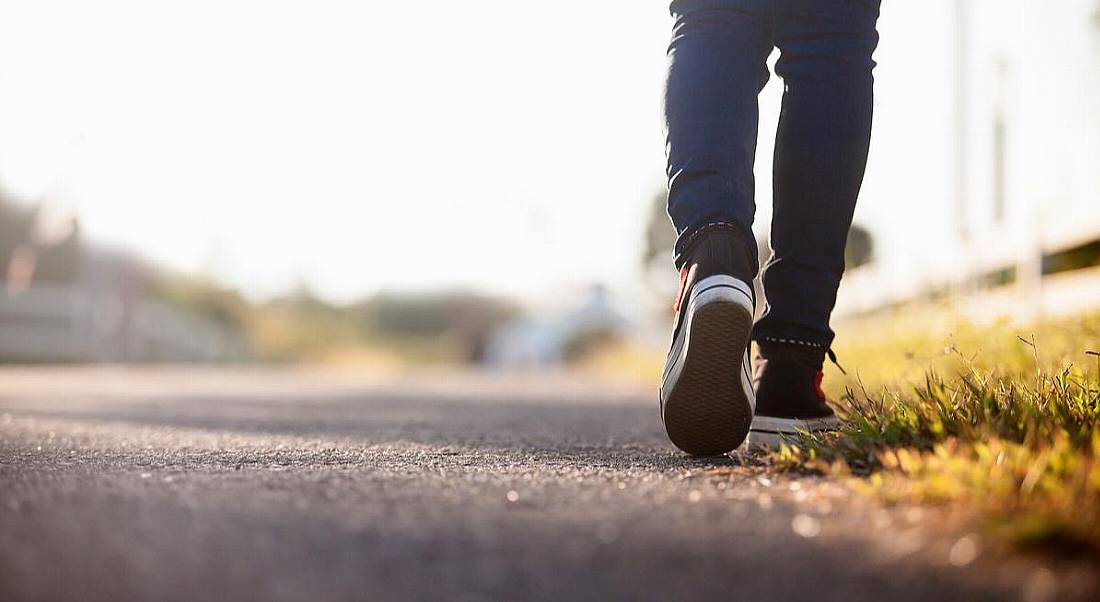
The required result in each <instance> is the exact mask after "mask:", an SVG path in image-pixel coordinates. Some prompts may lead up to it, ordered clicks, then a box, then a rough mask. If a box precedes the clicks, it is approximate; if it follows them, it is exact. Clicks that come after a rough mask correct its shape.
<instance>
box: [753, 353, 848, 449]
mask: <svg viewBox="0 0 1100 602" xmlns="http://www.w3.org/2000/svg"><path fill="white" fill-rule="evenodd" d="M825 354H826V351H825V350H824V349H819V348H815V347H809V346H805V345H802V344H799V343H779V342H767V341H758V342H757V345H756V356H755V357H754V358H753V363H754V364H755V367H754V371H753V379H752V380H753V387H754V388H755V389H756V417H755V418H753V421H752V430H751V432H750V433H749V446H750V447H753V448H763V447H770V448H772V449H776V448H778V447H779V445H780V444H781V443H796V442H797V441H798V438H799V433H819V432H823V431H829V430H833V429H836V428H837V427H838V426H839V425H840V420H838V419H837V417H836V414H835V413H834V412H833V409H832V408H830V407H829V404H828V403H826V401H825V393H824V392H823V391H822V390H821V379H822V377H823V376H824V373H823V372H822V370H821V368H822V365H823V364H824V363H825Z"/></svg>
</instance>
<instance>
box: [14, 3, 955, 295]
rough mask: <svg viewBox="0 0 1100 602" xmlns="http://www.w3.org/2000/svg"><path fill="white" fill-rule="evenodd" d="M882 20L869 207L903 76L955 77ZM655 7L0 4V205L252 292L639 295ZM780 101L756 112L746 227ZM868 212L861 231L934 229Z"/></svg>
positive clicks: (655, 61)
mask: <svg viewBox="0 0 1100 602" xmlns="http://www.w3.org/2000/svg"><path fill="white" fill-rule="evenodd" d="M890 4H894V5H898V4H904V3H887V5H888V6H887V8H886V11H887V12H886V13H885V14H884V16H883V22H882V27H881V29H882V30H883V32H884V41H883V46H882V48H881V49H880V52H879V59H880V64H882V67H880V71H879V81H880V93H879V100H878V103H877V106H876V110H877V111H879V113H880V114H881V113H883V112H884V111H885V113H886V115H887V125H886V126H884V128H885V129H884V130H881V131H880V130H876V150H875V151H874V152H876V153H879V152H884V153H885V155H884V156H883V157H881V158H880V157H878V156H876V157H875V158H873V159H872V173H871V174H870V175H869V176H868V184H867V187H868V188H867V190H869V191H871V192H872V193H874V192H875V191H876V190H879V191H885V190H887V188H888V187H891V186H895V185H896V177H897V175H898V173H902V172H900V171H899V170H898V169H896V168H892V167H891V166H894V165H897V164H898V162H896V161H894V160H893V159H891V155H890V148H894V149H895V151H894V152H895V155H894V156H895V158H896V157H897V155H896V153H897V152H899V151H905V152H909V151H910V150H912V145H917V147H919V145H920V144H921V141H920V140H915V141H914V140H913V139H910V140H908V141H905V142H894V143H893V144H892V146H891V144H890V143H887V144H886V145H885V146H880V145H879V139H880V138H881V136H880V134H881V133H882V132H883V131H885V132H887V133H889V132H891V130H895V131H894V132H893V135H894V136H895V138H896V137H897V136H905V135H907V134H906V133H907V132H908V133H909V134H913V133H914V132H920V131H921V130H922V128H924V129H925V130H926V129H927V124H922V123H921V122H919V121H917V122H915V123H914V121H913V119H912V116H911V115H912V110H913V109H914V108H915V107H917V106H919V105H918V103H920V102H924V101H926V99H923V100H922V99H914V98H913V95H912V92H913V90H912V86H910V85H907V84H906V83H905V82H906V80H905V78H906V77H911V76H912V75H913V73H912V71H911V70H910V71H907V72H902V71H901V70H900V69H899V64H900V65H903V66H905V65H907V68H911V67H912V66H913V65H918V66H920V65H924V70H925V72H924V74H925V75H929V74H930V75H931V76H932V77H937V75H936V72H937V71H942V70H943V68H944V66H945V63H943V62H942V57H941V56H940V55H939V54H937V55H936V56H934V57H931V59H929V58H928V54H927V53H928V49H929V48H930V47H932V48H935V47H942V44H940V43H939V42H938V41H931V40H928V39H925V37H927V36H925V37H920V36H916V35H915V34H914V35H910V36H909V38H908V39H909V40H910V41H912V42H913V43H917V42H919V44H920V47H919V49H913V48H910V49H908V50H906V49H905V48H906V47H905V46H904V44H907V43H908V42H905V41H904V40H906V38H904V37H901V36H899V37H898V38H897V39H896V41H895V40H893V38H892V37H891V36H890V35H889V33H890V31H891V30H893V31H901V30H902V29H913V28H916V29H918V30H921V28H919V27H917V25H916V24H919V23H921V22H922V21H921V20H922V19H923V21H924V23H925V24H928V23H933V24H936V26H937V27H939V25H938V24H939V22H940V21H942V20H943V16H944V15H943V12H942V10H943V9H942V8H937V9H935V10H932V11H929V12H926V13H920V14H918V13H917V11H916V10H914V9H904V10H905V14H898V13H897V12H895V13H893V14H891V13H890V12H889V11H890V9H889V5H890ZM666 7H667V3H666V2H645V3H642V2H638V1H637V0H614V1H612V0H603V1H600V2H591V1H582V0H559V1H557V2H541V3H531V2H516V1H515V0H483V1H481V2H472V3H461V2H453V1H442V0H438V1H429V0H425V1H421V2H415V3H411V2H387V3H378V2H362V1H359V2H334V1H316V0H314V1H310V2H274V1H271V0H267V1H262V2H245V1H232V2H230V1H227V0H219V1H214V2H209V1H199V0H192V1H189V2H154V1H150V0H143V1H134V2H121V1H117V0H110V1H108V0H101V1H98V2H86V1H73V2H58V1H47V0H35V1H34V2H22V1H11V2H8V1H3V0H0V89H3V90H4V93H3V94H0V183H2V184H3V185H4V186H5V187H7V188H8V189H9V190H12V191H13V192H15V193H17V194H20V195H24V196H25V197H28V198H30V199H32V200H33V199H35V198H41V197H48V198H50V199H53V200H54V202H60V203H63V204H69V205H72V206H73V207H75V209H76V210H77V212H78V213H79V215H80V217H81V220H82V223H83V225H84V227H85V229H86V231H87V232H88V233H89V234H90V236H91V237H93V238H94V239H96V240H100V241H106V242H110V243H113V244H120V245H123V246H126V247H130V248H133V249H136V250H138V251H139V252H140V253H141V254H143V255H145V256H147V257H149V258H150V259H153V260H154V261H157V262H161V263H164V264H167V265H171V266H175V267H180V268H184V269H189V270H205V271H209V272H211V273H213V274H214V275H215V276H216V277H218V278H219V279H221V280H223V281H225V282H227V283H231V284H233V285H237V286H240V287H242V288H243V289H245V290H246V291H247V292H249V293H250V294H253V295H260V296H262V295H267V294H272V293H275V292H278V291H280V290H281V289H284V288H286V287H289V286H293V285H295V284H297V283H298V282H301V281H304V282H306V283H308V284H310V285H311V286H313V287H315V288H316V289H317V290H319V291H320V292H322V293H323V294H325V295H327V296H330V297H332V298H337V299H348V298H352V297H355V296H358V295H361V294H367V293H370V292H373V291H376V290H379V289H382V288H397V289H425V288H443V287H451V286H464V287H467V288H479V289H485V290H490V291H494V292H500V293H509V294H514V295H519V296H523V297H527V298H532V297H536V296H538V295H540V294H546V293H552V292H553V291H555V290H558V289H559V287H561V286H582V285H584V284H586V283H589V282H596V281H599V282H604V283H607V284H609V285H611V286H612V287H613V288H616V289H618V290H630V289H633V288H635V287H636V280H637V264H638V253H639V248H640V239H641V232H642V229H643V222H644V216H645V214H646V212H647V210H648V207H647V206H646V203H647V202H648V200H649V199H650V198H651V197H652V195H653V194H654V193H655V192H656V191H658V190H660V189H661V187H662V186H663V170H664V160H663V138H662V133H661V118H660V90H661V84H662V77H663V71H664V68H665V47H666V45H667V39H668V31H669V27H670V25H671V19H670V18H669V16H668V12H667V9H666ZM899 10H902V9H899ZM903 19H904V21H903ZM893 23H897V25H892V24H893ZM902 25H905V27H902ZM922 31H925V32H927V30H926V29H925V30H922ZM933 31H934V32H935V34H936V35H938V34H939V33H940V32H939V30H938V29H936V28H935V27H933ZM922 35H923V34H922ZM884 59H896V60H895V61H894V65H891V64H890V61H888V60H884ZM920 60H925V63H921V62H919V61H920ZM883 85H885V88H886V89H885V90H883V89H882V88H883ZM778 94H779V87H778V85H777V84H776V82H775V81H773V82H772V84H770V87H769V90H768V91H766V93H765V95H764V96H763V99H762V101H763V103H764V105H763V109H762V111H763V115H764V120H763V123H764V126H763V130H764V132H765V135H764V136H763V138H764V141H763V142H762V144H761V149H760V160H759V161H758V175H759V177H758V186H759V187H760V189H761V194H760V199H759V201H760V204H761V205H762V211H761V214H760V217H761V219H762V220H766V219H767V209H766V205H767V203H768V198H767V196H768V195H767V191H768V190H769V189H770V183H769V180H768V178H767V174H768V173H769V171H770V161H769V159H768V158H769V157H770V153H771V147H770V143H769V139H770V136H771V131H773V130H772V128H773V127H774V126H773V125H770V124H772V123H773V122H774V119H775V115H776V113H777V106H776V104H777V102H778ZM891 113H892V114H893V115H894V119H893V120H891V119H890V117H889V116H890V114H891ZM899 116H901V117H903V119H898V117H899ZM933 118H934V119H936V121H934V125H933V126H932V127H933V128H936V127H939V128H943V127H946V126H945V124H944V121H943V119H942V118H943V115H938V114H937V115H933ZM891 122H893V123H895V125H893V126H891V125H889V123H891ZM933 142H934V141H933ZM933 142H928V141H925V144H932V143H933ZM883 149H885V150H883ZM879 161H881V163H879ZM875 170H877V171H875ZM864 196H865V199H866V197H867V196H868V195H867V194H865V195H864ZM872 196H876V197H877V198H878V199H880V200H877V201H869V200H865V202H864V205H863V206H861V208H860V214H859V215H860V216H862V217H863V218H864V221H871V222H876V221H879V222H882V221H884V219H885V218H884V216H890V215H892V216H894V217H895V218H897V217H901V218H903V219H906V218H909V219H912V218H916V219H921V218H920V216H921V215H924V214H927V213H928V212H927V208H925V211H924V214H922V213H921V211H920V210H919V209H917V210H914V209H913V208H908V209H906V208H900V209H899V208H898V207H887V206H884V205H883V204H882V203H883V202H884V201H886V200H888V199H884V198H883V196H885V195H882V194H879V195H874V194H872ZM906 211H908V213H905V212H906ZM899 212H901V213H899ZM942 217H943V212H942V211H941V212H939V213H935V212H933V215H930V216H929V215H924V217H923V219H924V220H925V221H926V222H927V221H931V220H941V219H942ZM764 223H766V222H764ZM912 223H913V222H912V221H910V222H909V225H910V226H912ZM932 236H935V233H933V234H932Z"/></svg>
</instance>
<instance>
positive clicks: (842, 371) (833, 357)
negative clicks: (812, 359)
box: [825, 347, 848, 376]
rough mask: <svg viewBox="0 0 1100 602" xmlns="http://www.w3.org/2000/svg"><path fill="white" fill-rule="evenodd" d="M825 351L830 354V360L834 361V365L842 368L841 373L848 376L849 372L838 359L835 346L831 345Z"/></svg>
mask: <svg viewBox="0 0 1100 602" xmlns="http://www.w3.org/2000/svg"><path fill="white" fill-rule="evenodd" d="M825 353H826V355H828V356H829V361H830V362H832V363H833V365H834V366H836V367H837V370H840V373H841V374H843V375H844V376H848V372H847V371H845V370H844V366H841V365H840V362H838V361H836V353H834V352H833V348H832V347H829V348H828V349H826V350H825Z"/></svg>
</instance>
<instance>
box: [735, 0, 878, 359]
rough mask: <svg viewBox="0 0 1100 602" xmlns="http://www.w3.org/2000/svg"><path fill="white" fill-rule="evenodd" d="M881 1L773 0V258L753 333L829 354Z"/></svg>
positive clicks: (863, 152) (861, 163)
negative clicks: (777, 87) (778, 102)
mask: <svg viewBox="0 0 1100 602" xmlns="http://www.w3.org/2000/svg"><path fill="white" fill-rule="evenodd" d="M878 13H879V0H775V43H776V46H778V47H779V49H780V52H781V55H780V58H779V62H778V63H777V64H776V74H777V75H779V76H780V77H782V78H783V83H784V93H783V107H782V112H781V116H780V119H779V129H778V132H777V134H776V141H775V164H774V175H773V177H774V182H773V189H774V215H773V217H772V229H771V246H772V250H773V251H774V256H773V257H772V259H771V260H770V261H769V262H768V265H767V267H766V268H765V271H764V277H763V280H764V294H765V296H766V297H767V301H768V308H767V311H766V313H765V315H764V316H763V317H762V318H761V319H760V320H759V321H758V322H757V324H756V327H755V329H754V332H753V339H754V340H756V341H757V342H760V341H795V342H796V344H799V345H804V346H808V347H812V348H815V349H819V350H820V351H821V352H822V355H824V351H825V350H826V349H828V347H829V345H830V344H831V343H832V340H833V332H832V330H831V329H830V328H829V316H830V314H831V313H832V310H833V306H834V305H835V303H836V292H837V287H838V286H839V285H840V278H841V275H842V274H843V272H844V247H845V242H846V240H847V236H848V229H849V228H850V227H851V223H852V213H853V211H854V210H855V205H856V197H857V196H858V194H859V189H860V185H861V183H862V181H863V172H864V168H865V166H866V163H867V150H868V144H869V141H870V134H871V103H872V75H871V71H872V69H873V68H874V66H875V63H874V61H873V60H872V58H871V55H872V53H873V52H874V50H875V46H876V45H877V43H878V33H877V31H876V29H875V23H876V21H877V19H878Z"/></svg>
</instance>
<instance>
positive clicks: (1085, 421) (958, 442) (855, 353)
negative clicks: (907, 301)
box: [773, 314, 1100, 554]
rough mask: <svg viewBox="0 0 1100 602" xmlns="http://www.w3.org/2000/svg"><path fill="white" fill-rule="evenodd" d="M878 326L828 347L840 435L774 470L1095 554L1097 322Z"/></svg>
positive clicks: (811, 444) (1099, 461)
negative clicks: (937, 508)
mask: <svg viewBox="0 0 1100 602" xmlns="http://www.w3.org/2000/svg"><path fill="white" fill-rule="evenodd" d="M886 323H887V322H882V321H880V322H878V323H877V324H876V323H864V324H854V325H848V326H847V328H846V330H844V331H842V332H845V333H846V334H847V336H848V337H849V340H848V341H845V340H843V339H842V340H838V344H837V351H838V353H839V354H840V356H841V359H842V362H843V363H845V364H846V365H848V367H849V368H850V369H852V370H849V371H850V372H853V374H852V375H851V376H850V377H842V376H840V375H839V374H833V373H830V374H829V379H828V380H831V381H833V384H832V389H831V390H830V392H831V393H832V395H831V397H832V398H834V399H837V400H838V402H837V403H836V406H837V409H838V410H839V412H840V414H841V416H842V418H844V427H843V428H842V429H841V430H840V432H839V433H836V434H833V435H828V436H821V437H805V438H803V440H802V441H801V442H800V443H799V444H797V445H792V446H789V447H784V448H783V449H781V450H779V451H777V452H775V453H774V454H773V459H774V461H775V463H776V465H777V466H778V467H780V468H783V469H789V470H811V471H818V472H823V473H826V474H833V475H845V476H851V477H852V479H853V481H852V482H853V483H854V484H855V485H856V486H857V487H858V488H861V489H864V490H867V491H869V492H871V493H872V494H874V495H877V496H881V497H882V498H883V499H884V500H886V501H887V502H906V503H938V504H953V505H955V506H956V507H958V508H961V509H965V510H970V511H972V512H973V513H974V516H975V518H976V519H977V520H978V521H979V522H980V523H981V524H982V525H984V526H985V527H986V528H987V530H988V531H989V532H990V533H992V534H994V535H996V536H999V537H1002V538H1005V539H1007V540H1008V541H1010V542H1013V543H1015V544H1018V545H1020V546H1025V547H1036V546H1038V547H1046V548H1051V549H1055V550H1057V551H1059V552H1066V553H1091V554H1096V553H1100V355H1097V352H1098V351H1100V314H1096V315H1089V316H1080V317H1076V318H1072V319H1062V320H1055V321H1044V322H1039V323H1035V324H1031V325H1026V326H1018V325H1013V324H1011V323H1008V322H999V323H996V324H993V325H991V326H985V327H981V326H975V325H971V324H965V323H961V322H957V321H956V322H954V323H944V324H940V325H938V326H931V325H929V326H926V327H923V328H922V327H915V328H910V329H907V328H904V327H903V328H898V327H897V324H898V322H897V321H896V320H895V321H892V322H889V323H890V324H892V326H891V327H889V328H887V327H884V326H883V324H886ZM919 324H920V323H919V322H913V323H910V326H915V325H919ZM849 341H850V342H849Z"/></svg>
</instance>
